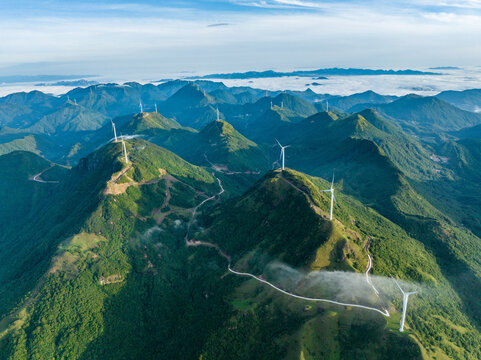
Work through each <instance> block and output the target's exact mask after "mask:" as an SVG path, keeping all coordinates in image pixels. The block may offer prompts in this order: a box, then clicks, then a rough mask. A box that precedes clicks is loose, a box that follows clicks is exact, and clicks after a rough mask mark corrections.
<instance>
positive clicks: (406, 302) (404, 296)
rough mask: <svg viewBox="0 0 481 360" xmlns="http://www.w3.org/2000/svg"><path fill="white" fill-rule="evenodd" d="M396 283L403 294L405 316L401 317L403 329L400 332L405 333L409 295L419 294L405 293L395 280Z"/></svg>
mask: <svg viewBox="0 0 481 360" xmlns="http://www.w3.org/2000/svg"><path fill="white" fill-rule="evenodd" d="M393 280H394V282H395V283H396V285H397V287H398V288H399V290H401V292H402V293H403V315H402V317H401V327H400V328H399V331H400V332H403V331H404V321H405V320H406V310H407V307H408V300H409V295H414V294H416V293H418V292H417V291H411V292H404V290H403V289H401V286H400V285H399V283H398V282H397V281H396V279H394V278H393Z"/></svg>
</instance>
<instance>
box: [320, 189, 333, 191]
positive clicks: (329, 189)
mask: <svg viewBox="0 0 481 360" xmlns="http://www.w3.org/2000/svg"><path fill="white" fill-rule="evenodd" d="M321 191H322V192H328V191H331V189H329V190H321Z"/></svg>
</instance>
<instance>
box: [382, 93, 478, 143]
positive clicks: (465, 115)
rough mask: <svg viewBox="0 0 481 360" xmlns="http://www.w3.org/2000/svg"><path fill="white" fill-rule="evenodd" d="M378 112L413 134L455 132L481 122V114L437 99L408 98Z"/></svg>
mask: <svg viewBox="0 0 481 360" xmlns="http://www.w3.org/2000/svg"><path fill="white" fill-rule="evenodd" d="M374 109H376V110H377V111H378V112H380V113H381V114H384V115H387V116H389V117H390V118H393V119H395V120H397V121H398V122H399V124H400V125H401V126H403V128H405V129H407V130H409V131H410V132H413V133H419V132H421V133H423V132H424V133H427V134H430V133H433V131H453V130H459V129H461V128H463V127H468V126H473V125H476V124H479V123H481V115H480V114H475V113H471V112H468V111H465V110H461V109H459V108H457V107H455V106H453V105H451V104H448V103H447V102H445V101H443V100H441V99H438V98H437V97H422V96H418V95H406V96H404V97H402V98H400V99H399V100H396V101H393V102H392V103H389V104H384V105H378V106H375V107H374Z"/></svg>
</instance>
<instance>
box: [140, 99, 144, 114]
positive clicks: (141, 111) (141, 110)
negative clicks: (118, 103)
mask: <svg viewBox="0 0 481 360" xmlns="http://www.w3.org/2000/svg"><path fill="white" fill-rule="evenodd" d="M139 105H140V113H141V114H142V113H143V112H144V110H143V109H142V100H140V101H139Z"/></svg>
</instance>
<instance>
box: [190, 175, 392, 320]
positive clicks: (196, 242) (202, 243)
mask: <svg viewBox="0 0 481 360" xmlns="http://www.w3.org/2000/svg"><path fill="white" fill-rule="evenodd" d="M216 179H217V181H218V183H219V187H220V191H219V193H217V194H216V195H213V196H211V197H209V198H207V199H205V200H204V201H202V202H201V203H200V204H199V205H197V206H196V207H195V208H194V210H193V212H192V217H191V220H190V222H189V225H188V227H187V232H186V234H185V245H186V246H187V247H196V246H205V247H210V248H213V249H216V250H217V252H218V253H219V255H221V256H222V257H223V258H225V259H226V260H227V270H228V271H229V272H231V273H232V274H235V275H238V276H244V277H250V278H252V279H255V280H257V281H259V282H261V283H263V284H266V285H268V286H270V287H272V288H273V289H275V290H277V291H279V292H281V293H283V294H284V295H287V296H290V297H293V298H296V299H301V300H306V301H314V302H325V303H330V304H334V305H340V306H349V307H355V308H360V309H364V310H370V311H375V312H378V313H379V314H381V315H383V316H386V317H389V316H390V315H389V312H388V311H387V310H385V309H384V310H380V309H377V308H374V307H370V306H365V305H359V304H350V303H343V302H339V301H334V300H329V299H322V298H310V297H305V296H300V295H296V294H292V293H290V292H287V291H285V290H283V289H281V288H279V287H277V286H275V285H274V284H272V283H270V282H269V281H267V280H264V279H261V278H260V277H257V276H255V275H253V274H250V273H246V272H239V271H235V270H233V269H232V268H231V257H230V256H229V255H228V254H227V253H226V252H225V251H223V250H222V249H221V248H220V247H219V246H218V245H217V244H213V243H209V242H205V241H199V240H189V232H190V227H191V225H192V223H193V222H194V218H195V215H196V212H197V209H198V208H199V207H201V206H202V205H204V204H205V203H206V202H207V201H211V200H214V199H215V198H216V196H220V195H222V193H223V192H224V188H223V187H222V183H221V181H220V180H219V179H218V178H216ZM291 185H293V184H291ZM294 187H295V186H294ZM295 188H296V189H297V190H299V191H301V192H303V191H302V190H300V189H299V188H297V187H295ZM303 193H304V192H303ZM304 194H305V193H304ZM368 256H369V255H368ZM371 267H372V260H371V256H369V266H368V269H367V271H366V277H367V279H368V283H369V284H370V285H371V286H372V287H373V289H374V291H376V294H377V290H376V289H375V288H374V286H373V285H372V284H371V282H370V279H369V277H368V273H369V271H370V270H371Z"/></svg>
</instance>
